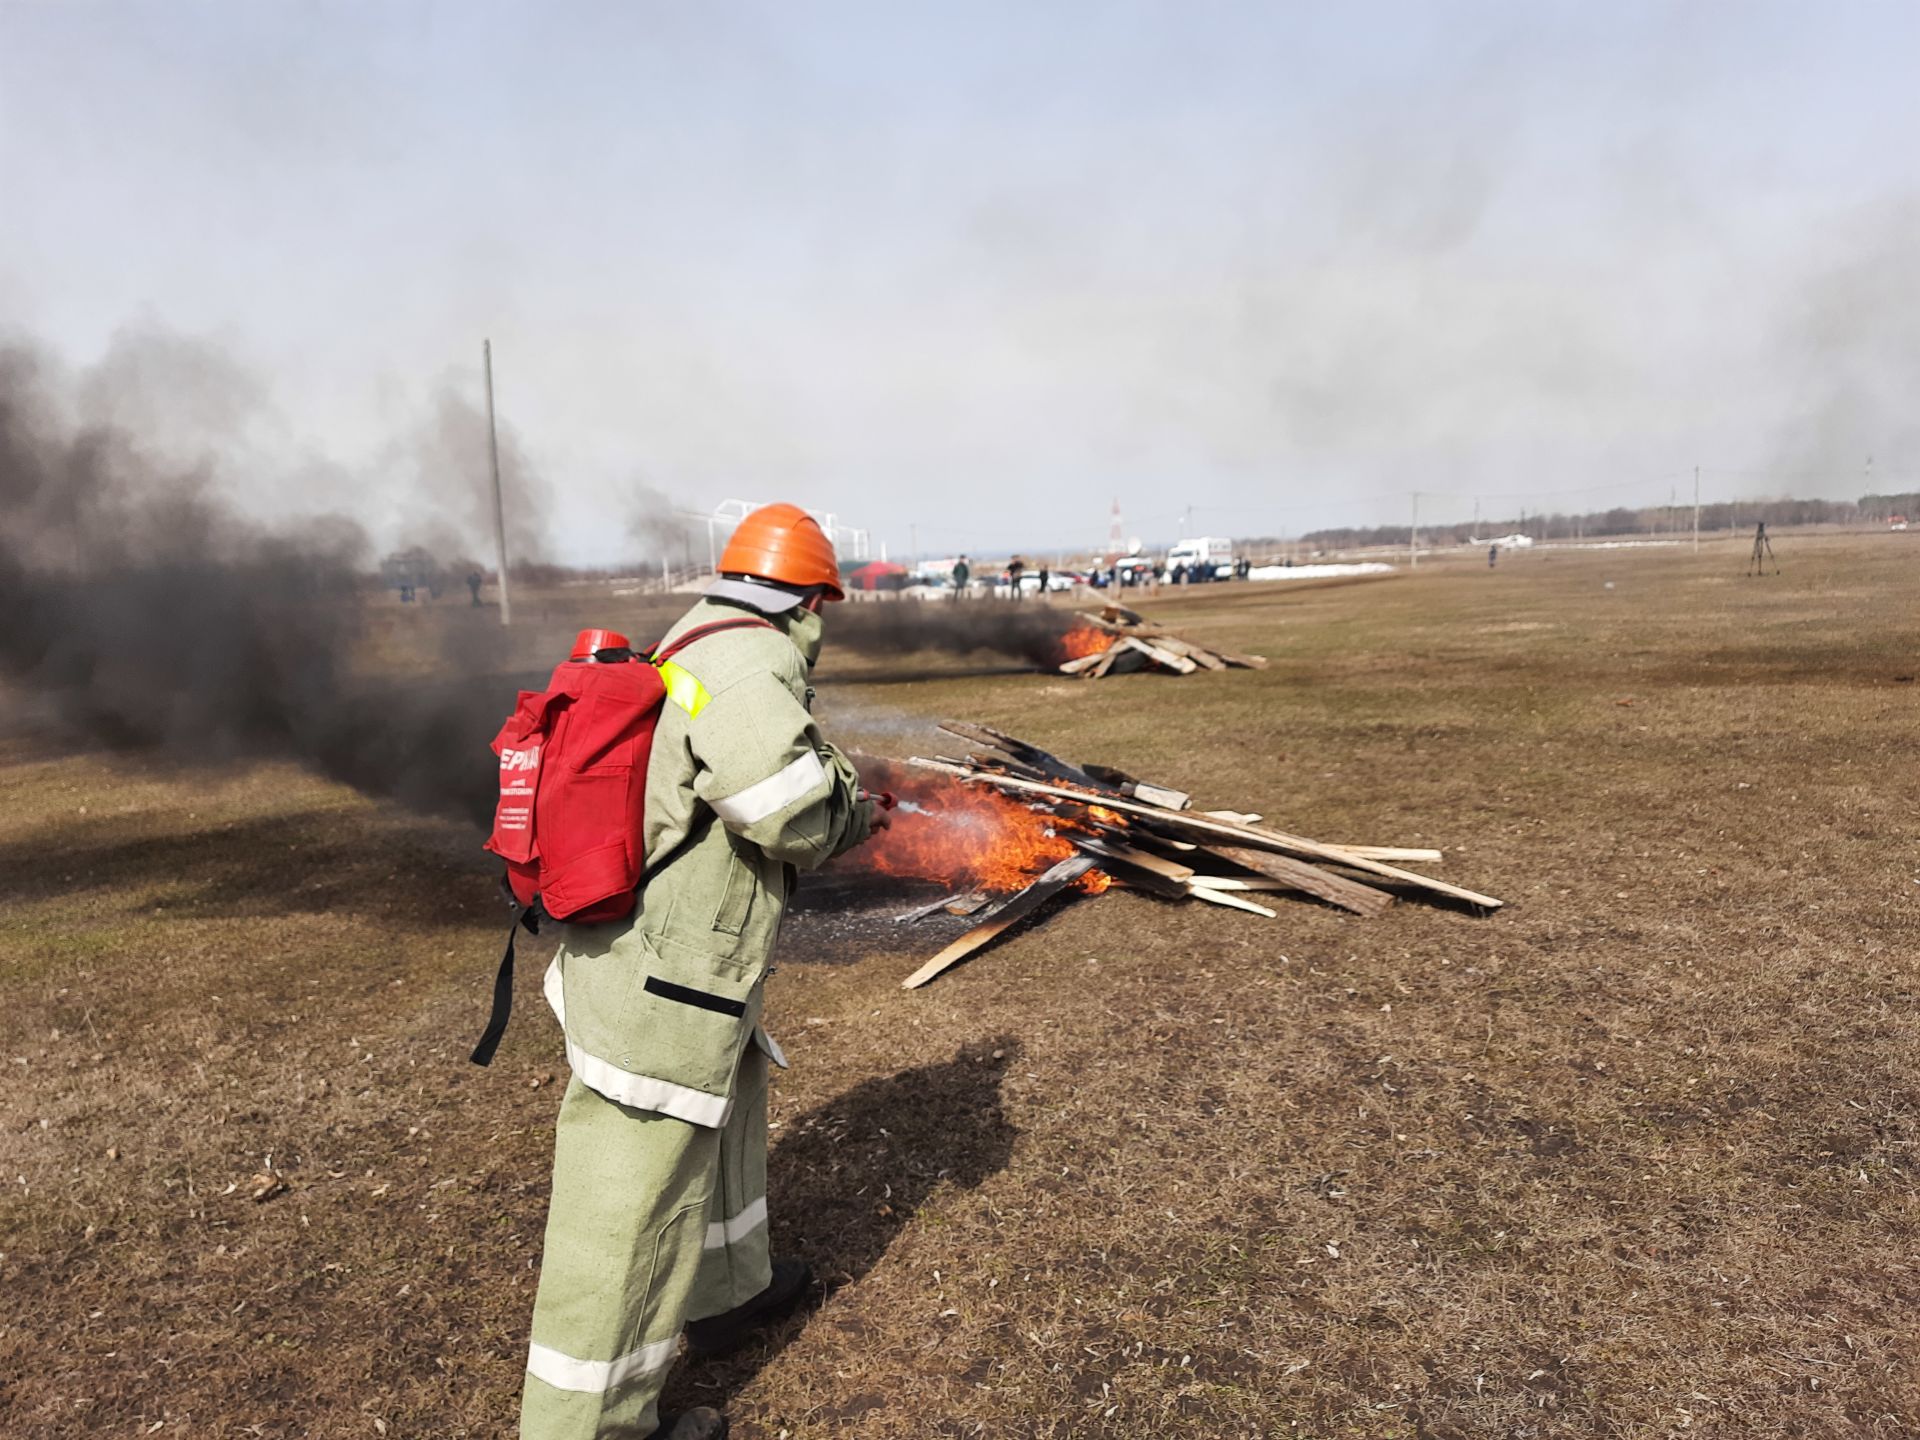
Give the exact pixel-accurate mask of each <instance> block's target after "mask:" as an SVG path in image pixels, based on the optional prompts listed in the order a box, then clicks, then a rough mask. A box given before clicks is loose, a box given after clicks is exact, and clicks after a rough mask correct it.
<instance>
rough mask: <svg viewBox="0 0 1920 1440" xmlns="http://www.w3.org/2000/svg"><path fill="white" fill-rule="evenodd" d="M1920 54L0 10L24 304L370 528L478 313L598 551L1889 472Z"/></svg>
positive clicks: (1469, 7)
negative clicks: (651, 520) (666, 539)
mask: <svg viewBox="0 0 1920 1440" xmlns="http://www.w3.org/2000/svg"><path fill="white" fill-rule="evenodd" d="M1916 55H1920V6H1916V5H1913V4H1889V5H1875V4H1865V3H1838V4H1835V3H1827V4H1802V5H1771V4H1746V3H1743V4H1725V5H1721V4H1710V3H1689V4H1675V5H1633V4H1620V3H1607V4H1592V3H1580V4H1566V5H1554V4H1545V3H1540V0H1509V3H1505V4H1464V3H1420V4H1404V5H1393V4H1375V5H1362V4H1340V5H1328V4H1297V5H1287V4H1278V3H1272V4H1257V3H1243V4H1207V3H1200V0H1185V3H1178V4H1124V3H1113V0H1108V3H1101V4H1087V5H1070V4H1062V3H1049V4H1032V3H1027V4H1007V5H993V4H987V3H980V0H975V3H968V4H955V5H949V6H938V7H936V6H931V5H914V4H899V3H891V4H887V3H875V4H867V5H859V4H847V5H838V4H835V5H829V4H810V3H802V0H787V3H782V4H769V5H766V6H750V5H739V4H698V5H696V4H674V5H647V4H632V3H621V4H612V3H609V4H571V5H569V4H551V3H544V4H538V5H535V4H525V5H518V6H511V7H509V6H494V5H485V4H479V3H475V0H463V3H459V4H444V5H428V4H405V3H393V4H373V3H364V4H354V5H346V4H339V5H292V4H261V3H239V0H233V3H226V4H213V3H198V4H189V3H169V4H164V5H160V4H155V5H132V4H104V3H88V4H82V3H74V4H53V3H20V0H0V207H3V210H0V213H4V216H5V219H4V223H0V325H4V326H5V327H6V328H7V329H9V330H11V331H12V332H14V333H15V334H17V335H21V336H26V337H31V338H32V339H34V340H36V341H37V342H39V343H41V344H43V345H44V346H46V347H48V348H49V349H50V350H51V351H52V352H54V353H55V354H57V355H58V356H60V357H61V358H62V359H63V361H64V362H65V363H67V364H68V365H70V366H72V367H74V368H75V370H76V371H80V372H84V371H86V370H87V369H88V368H89V367H93V366H97V365H98V364H99V363H100V362H101V361H102V359H103V357H108V356H110V355H118V356H119V357H120V361H119V366H118V369H117V370H115V371H114V373H118V374H122V375H125V374H129V373H131V374H133V375H135V376H136V377H137V379H138V384H137V385H128V386H122V387H119V388H118V389H113V391H112V393H113V394H114V395H115V396H116V397H118V398H115V399H113V400H111V401H110V402H109V401H99V402H98V403H101V404H109V405H111V406H118V407H121V409H122V410H124V412H125V413H124V417H123V418H127V419H129V421H130V423H134V422H137V423H140V424H142V425H145V426H147V427H149V428H151V429H152V430H153V432H154V434H155V437H156V438H155V441H154V443H155V444H156V445H162V444H164V445H170V446H174V447H177V448H180V449H182V450H190V449H191V448H192V447H193V446H194V445H196V444H200V443H203V442H204V441H205V439H206V437H208V436H211V435H214V434H215V433H217V432H220V431H222V430H225V431H229V432H234V433H233V434H230V435H229V436H228V442H229V444H230V445H231V446H233V447H234V448H235V449H236V453H239V454H242V455H243V456H244V457H245V458H244V461H243V462H242V463H239V464H238V465H237V466H236V469H237V471H239V472H241V473H243V474H244V477H245V478H244V481H240V480H236V481H235V482H234V483H236V484H240V483H244V484H245V485H246V486H247V487H250V489H251V490H252V492H253V494H254V496H255V499H256V502H257V503H258V504H260V505H261V506H262V507H263V508H267V509H280V510H284V509H287V508H289V507H294V508H313V507H325V506H337V507H338V508H342V509H350V510H353V511H355V512H356V513H360V514H362V515H363V516H364V517H365V518H367V519H368V520H369V522H370V523H371V524H373V525H374V527H375V528H376V530H377V531H379V532H380V535H381V538H382V539H383V540H387V539H397V538H400V536H399V531H398V528H397V527H398V521H399V517H401V516H403V515H406V514H408V513H409V511H408V507H407V504H406V503H405V502H403V501H401V500H398V499H396V498H395V496H396V495H397V494H399V493H400V492H401V491H403V490H405V489H406V488H407V487H409V486H410V485H413V484H414V483H415V476H414V474H413V473H412V472H414V471H417V470H418V469H419V468H421V466H423V465H427V466H429V467H430V466H432V465H434V464H440V463H442V462H441V461H436V460H427V459H423V458H422V457H423V456H427V455H434V454H444V455H453V454H458V455H459V456H461V457H462V458H460V459H458V460H457V461H456V460H446V461H445V462H444V463H445V464H448V465H452V466H453V468H455V469H459V468H461V467H463V466H467V465H468V463H469V462H468V460H467V459H466V458H465V457H467V456H468V455H470V454H472V453H476V452H471V451H463V450H460V449H459V447H458V446H454V447H451V449H445V450H442V451H435V450H434V449H433V447H432V446H431V445H428V444H426V443H425V442H423V440H422V437H423V436H427V435H430V434H432V433H435V432H436V430H437V431H444V430H446V428H447V427H448V426H449V425H450V424H451V425H453V426H454V427H455V428H458V426H459V425H460V424H461V423H462V421H463V417H465V416H467V415H469V414H470V413H471V412H468V411H462V410H460V409H458V408H457V404H456V406H455V408H454V409H452V410H449V408H448V406H449V403H451V402H457V401H460V400H465V401H467V402H471V403H477V402H478V400H479V396H480V391H479V365H478V361H479V346H480V340H481V337H482V336H491V337H492V339H493V343H494V347H495V356H496V361H495V363H496V378H497V384H498V388H499V402H500V407H501V412H502V418H503V420H504V421H507V422H510V423H511V426H512V435H513V439H514V441H515V443H516V444H517V446H518V447H519V449H520V451H521V452H522V453H524V455H525V457H526V459H527V463H528V464H529V465H531V466H532V467H533V468H534V469H536V470H537V471H538V472H539V474H540V476H541V477H543V478H544V481H545V483H546V484H547V485H548V486H550V487H551V488H552V491H553V493H554V496H555V498H554V499H553V500H552V501H551V502H550V515H549V518H550V521H551V527H550V528H551V530H552V532H553V549H554V551H555V553H556V554H558V555H559V556H561V557H562V558H570V559H576V560H601V559H608V558H613V557H614V556H615V555H617V554H618V553H620V552H621V551H623V550H625V549H628V548H630V546H631V542H630V541H629V540H628V538H627V520H628V517H629V514H630V512H631V510H632V508H633V505H634V502H633V501H632V499H631V497H632V496H634V495H635V494H637V493H638V488H639V487H640V486H642V485H646V486H650V487H652V488H653V489H654V490H657V491H660V492H664V493H665V494H667V495H669V496H671V497H672V498H673V499H674V500H675V501H677V502H680V503H684V504H686V505H689V506H707V505H711V504H712V503H713V502H715V501H717V500H719V499H721V498H723V497H728V496H738V497H744V498H749V499H776V498H793V499H797V500H799V501H801V502H802V503H805V504H808V505H811V506H814V507H816V508H820V509H830V510H833V511H835V512H836V513H837V514H839V515H840V516H842V517H844V518H845V519H846V520H848V521H849V522H851V523H856V524H862V525H865V526H867V527H869V528H870V529H871V531H872V532H873V534H874V536H875V539H876V544H877V541H878V540H879V539H881V538H885V539H886V540H888V541H890V542H891V545H892V547H893V549H894V551H895V553H896V554H897V553H899V552H901V551H903V550H905V549H906V548H907V545H908V540H909V534H910V527H916V526H917V534H918V539H919V543H920V547H921V549H922V550H924V551H950V550H954V549H961V548H967V549H974V550H987V549H991V548H994V547H996V546H998V547H1006V546H1012V545H1020V546H1027V547H1034V548H1043V547H1051V546H1069V545H1077V544H1086V543H1095V542H1098V541H1100V540H1101V539H1102V538H1103V537H1104V536H1105V534H1106V531H1107V525H1108V512H1109V509H1110V507H1111V505H1112V503H1113V501H1114V500H1115V499H1116V498H1117V499H1118V500H1119V502H1120V504H1121V506H1122V508H1123V511H1124V513H1125V517H1126V529H1127V531H1128V533H1129V534H1137V535H1142V536H1144V537H1147V538H1148V539H1150V540H1151V539H1161V540H1165V539H1171V538H1173V537H1174V536H1175V535H1176V534H1177V533H1178V532H1179V531H1180V529H1181V526H1182V522H1183V517H1184V514H1185V511H1186V507H1188V506H1191V507H1193V519H1192V527H1193V529H1194V530H1195V531H1196V532H1202V533H1220V534H1239V535H1246V534H1275V533H1284V532H1294V533H1298V532H1299V531H1301V530H1304V529H1310V528H1313V527H1316V526H1323V525H1330V524H1345V523H1376V522H1392V521H1401V520H1404V518H1405V516H1406V514H1407V511H1408V506H1409V502H1408V494H1409V492H1411V491H1415V490H1419V491H1424V492H1426V494H1427V497H1428V498H1425V499H1423V500H1422V502H1421V510H1422V514H1423V515H1425V516H1431V517H1433V518H1446V517H1456V516H1457V517H1461V518H1464V517H1465V516H1467V515H1468V514H1470V513H1471V509H1472V505H1473V498H1474V497H1475V496H1481V497H1485V498H1484V499H1483V500H1482V501H1481V504H1482V508H1483V509H1484V510H1486V511H1487V512H1489V513H1509V514H1510V513H1515V512H1517V511H1518V510H1519V509H1520V508H1521V507H1523V506H1524V507H1525V508H1527V509H1529V510H1535V511H1537V510H1542V509H1548V510H1552V509H1566V510H1576V509H1589V508H1602V507H1604V506H1606V505H1610V504H1615V503H1626V504H1638V503H1650V502H1654V501H1661V502H1664V501H1665V500H1666V499H1667V497H1668V494H1669V491H1670V489H1672V488H1676V487H1677V489H1678V492H1679V494H1680V497H1681V498H1682V499H1686V498H1688V497H1689V495H1690V491H1691V486H1692V473H1693V467H1694V465H1695V464H1696V463H1698V464H1700V465H1702V466H1703V467H1705V476H1706V480H1705V488H1706V492H1707V498H1708V499H1719V498H1732V497H1734V496H1736V495H1742V496H1752V495H1758V494H1765V493H1788V492H1791V493H1798V494H1824V495H1832V496H1845V497H1851V496H1854V495H1857V494H1859V493H1861V492H1862V491H1863V490H1864V489H1866V488H1867V487H1868V485H1869V484H1872V485H1873V486H1874V487H1875V488H1881V489H1908V488H1914V487H1915V486H1917V485H1920V406H1916V403H1915V399H1916V396H1920V323H1917V322H1916V317H1917V316H1920V86H1916V85H1915V84H1914V82H1913V76H1912V70H1913V63H1914V58H1915V56H1916ZM116 347H117V348H116ZM128 356H133V357H136V358H135V359H134V360H128V359H127V358H126V357H128ZM110 368H112V367H110ZM210 376H211V377H213V378H212V379H210V378H209V377H210ZM83 388H84V387H83ZM99 388H100V387H98V386H97V385H96V387H95V389H96V392H98V391H99ZM215 392H217V394H216V393H215ZM210 395H212V396H214V398H210ZM239 432H244V437H243V440H242V439H236V438H235V436H236V435H238V434H239ZM1869 455H1871V456H1872V457H1873V465H1872V472H1871V479H1869V472H1868V469H1867V457H1868V456H1869ZM288 476H292V477H296V478H295V479H294V480H293V482H291V483H292V487H293V488H292V494H291V495H289V493H288V481H287V480H286V477H288ZM483 478H484V477H483V475H482V474H479V473H475V474H473V475H471V476H470V477H468V476H465V475H457V476H454V477H452V478H451V479H448V478H446V477H442V479H443V483H448V484H455V485H458V486H462V487H465V486H468V485H469V481H470V482H471V484H472V485H478V484H480V483H482V481H483Z"/></svg>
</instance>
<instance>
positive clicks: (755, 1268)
mask: <svg viewBox="0 0 1920 1440" xmlns="http://www.w3.org/2000/svg"><path fill="white" fill-rule="evenodd" d="M772 1283H773V1261H772V1257H771V1256H770V1255H769V1254H768V1251H767V1057H766V1056H765V1055H763V1054H762V1053H761V1052H760V1047H759V1046H757V1045H748V1046H747V1050H746V1053H745V1054H744V1055H742V1056H741V1057H740V1073H739V1075H738V1076H736V1077H735V1080H734V1090H733V1113H732V1114H731V1115H730V1116H728V1117H727V1123H726V1126H725V1127H724V1128H723V1129H722V1130H721V1132H720V1183H719V1184H717V1185H715V1186H714V1187H713V1203H712V1205H711V1207H710V1208H709V1209H708V1211H707V1232H706V1243H705V1247H704V1252H703V1254H702V1255H701V1258H700V1273H699V1275H698V1276H697V1277H696V1278H695V1280H694V1285H693V1299H692V1302H691V1303H690V1304H689V1305H688V1307H687V1318H688V1319H689V1320H704V1319H706V1318H707V1317H708V1316H709V1315H719V1314H722V1313H724V1312H726V1311H728V1310H731V1309H732V1308H733V1307H734V1306H736V1305H740V1304H744V1303H745V1302H746V1301H748V1300H751V1299H752V1298H753V1297H754V1296H756V1295H758V1294H759V1293H760V1292H761V1291H762V1290H764V1289H766V1288H767V1286H769V1285H770V1284H772Z"/></svg>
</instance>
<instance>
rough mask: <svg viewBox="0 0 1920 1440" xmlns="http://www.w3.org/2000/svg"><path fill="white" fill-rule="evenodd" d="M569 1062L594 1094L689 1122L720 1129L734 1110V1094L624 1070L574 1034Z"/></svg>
mask: <svg viewBox="0 0 1920 1440" xmlns="http://www.w3.org/2000/svg"><path fill="white" fill-rule="evenodd" d="M567 1064H569V1065H571V1066H572V1067H573V1073H574V1074H575V1075H578V1076H579V1077H580V1083H581V1084H582V1085H584V1086H586V1087H587V1088H588V1089H589V1090H591V1091H593V1092H594V1094H596V1095H604V1096H605V1097H606V1098H607V1099H609V1100H614V1101H618V1102H619V1103H620V1104H622V1105H631V1106H632V1107H633V1108H634V1109H635V1110H653V1111H657V1112H658V1113H659V1114H662V1115H671V1116H673V1118H674V1119H676V1120H684V1121H686V1122H687V1123H688V1124H689V1125H701V1126H704V1127H705V1128H707V1129H708V1130H718V1129H719V1128H720V1127H721V1126H722V1125H724V1124H726V1123H727V1116H728V1115H729V1114H730V1113H731V1112H732V1110H733V1097H732V1096H730V1095H709V1094H708V1093H707V1092H706V1091H705V1090H695V1089H694V1088H693V1087H692V1086H690V1085H676V1084H674V1083H673V1082H672V1081H671V1080H660V1079H657V1078H655V1077H654V1076H652V1075H636V1074H634V1073H633V1072H632V1071H631V1070H622V1069H621V1068H620V1067H619V1066H618V1065H613V1064H609V1063H608V1062H607V1061H605V1060H602V1059H601V1058H600V1057H599V1056H598V1055H589V1054H588V1053H587V1052H586V1051H584V1050H582V1049H581V1048H580V1047H579V1046H578V1045H576V1044H575V1043H574V1042H573V1039H572V1037H571V1036H569V1037H568V1039H567Z"/></svg>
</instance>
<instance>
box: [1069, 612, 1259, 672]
mask: <svg viewBox="0 0 1920 1440" xmlns="http://www.w3.org/2000/svg"><path fill="white" fill-rule="evenodd" d="M1067 640H1068V646H1069V648H1070V649H1071V650H1072V651H1073V652H1074V656H1073V658H1072V659H1071V660H1068V661H1066V662H1065V663H1064V664H1062V665H1061V666H1060V673H1061V674H1062V675H1078V676H1079V677H1081V678H1082V679H1084V680H1098V679H1099V678H1100V677H1101V676H1103V675H1124V674H1126V673H1127V672H1128V671H1130V670H1143V669H1146V668H1148V667H1152V668H1154V669H1157V670H1165V671H1170V672H1172V673H1173V674H1175V675H1191V674H1192V673H1193V672H1194V671H1196V670H1226V669H1229V668H1234V669H1242V670H1264V669H1266V668H1267V662H1266V657H1264V656H1261V655H1236V654H1234V653H1233V652H1232V651H1229V650H1215V649H1212V648H1210V647H1209V646H1206V645H1202V644H1199V643H1198V642H1197V641H1193V640H1185V639H1182V638H1181V637H1180V636H1178V635H1175V634H1173V633H1172V632H1171V631H1169V630H1166V629H1164V628H1162V627H1161V626H1159V625H1156V624H1155V623H1154V622H1153V621H1151V620H1149V619H1147V618H1146V617H1145V616H1144V615H1141V614H1139V613H1138V612H1136V611H1133V610H1129V609H1127V607H1126V606H1124V605H1108V606H1105V607H1103V608H1102V609H1101V610H1100V612H1099V613H1098V614H1095V613H1093V612H1091V611H1083V612H1082V613H1081V615H1080V623H1079V624H1077V625H1076V626H1075V627H1074V628H1073V630H1071V631H1070V632H1069V633H1068V636H1067Z"/></svg>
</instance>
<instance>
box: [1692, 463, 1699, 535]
mask: <svg viewBox="0 0 1920 1440" xmlns="http://www.w3.org/2000/svg"><path fill="white" fill-rule="evenodd" d="M1693 553H1694V554H1696V555H1698V554H1699V553H1700V467H1699V466H1698V465H1696V466H1694V467H1693Z"/></svg>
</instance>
